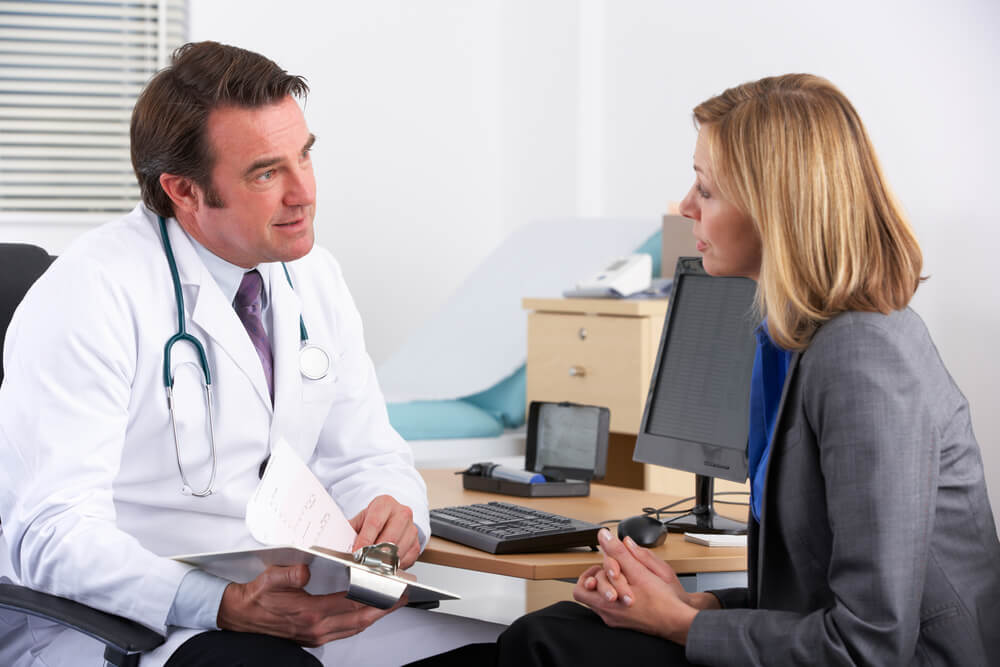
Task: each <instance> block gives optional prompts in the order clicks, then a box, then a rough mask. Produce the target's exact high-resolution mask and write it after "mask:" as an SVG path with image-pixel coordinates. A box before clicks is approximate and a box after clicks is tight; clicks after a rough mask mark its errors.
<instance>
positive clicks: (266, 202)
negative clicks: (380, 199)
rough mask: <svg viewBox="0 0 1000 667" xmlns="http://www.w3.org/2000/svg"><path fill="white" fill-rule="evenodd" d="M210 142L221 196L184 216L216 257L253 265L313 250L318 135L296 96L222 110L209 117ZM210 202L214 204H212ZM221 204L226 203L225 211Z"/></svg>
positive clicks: (202, 202) (190, 230) (202, 200)
mask: <svg viewBox="0 0 1000 667" xmlns="http://www.w3.org/2000/svg"><path fill="white" fill-rule="evenodd" d="M206 139H207V141H208V145H209V147H210V150H211V151H212V154H213V156H214V158H215V164H214V167H213V169H212V174H211V177H212V185H213V187H214V191H215V193H214V194H215V195H217V198H216V199H215V200H213V201H212V202H208V201H206V199H205V197H204V193H202V192H200V191H199V193H198V204H197V206H196V207H195V208H194V210H193V211H191V213H190V215H188V216H184V217H186V218H187V220H184V221H182V224H184V223H187V224H184V228H185V229H186V230H187V231H188V233H189V234H191V235H192V236H193V237H194V238H195V239H196V240H197V241H198V242H199V243H201V244H202V245H203V246H205V247H206V248H208V249H209V250H210V251H212V252H213V253H214V254H216V255H218V256H219V257H221V258H223V259H225V260H226V261H229V262H231V263H233V264H236V265H238V266H242V267H244V268H250V267H253V266H256V265H257V264H260V263H263V262H278V261H282V262H285V261H291V260H295V259H298V258H299V257H302V256H303V255H305V254H306V253H307V252H309V250H310V249H311V248H312V246H313V216H314V215H315V211H316V179H315V178H314V176H313V168H312V160H311V159H310V156H309V152H310V150H311V148H312V144H313V141H314V137H313V135H312V134H310V133H309V128H308V127H306V121H305V117H304V116H303V115H302V110H301V109H300V108H299V105H298V103H296V101H295V99H294V98H292V97H287V98H285V99H284V100H283V101H281V102H279V103H277V104H272V105H270V106H265V107H260V108H256V109H245V108H240V107H222V108H219V109H216V110H214V111H212V112H211V114H209V117H208V124H207V128H206ZM210 203H211V204H212V205H209V204H210ZM220 204H221V206H220Z"/></svg>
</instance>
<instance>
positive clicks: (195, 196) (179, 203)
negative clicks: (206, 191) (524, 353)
mask: <svg viewBox="0 0 1000 667" xmlns="http://www.w3.org/2000/svg"><path fill="white" fill-rule="evenodd" d="M160 187H161V188H163V191H164V192H165V193H167V196H168V197H170V201H172V202H173V203H174V213H175V215H174V217H175V218H176V217H179V216H178V215H177V214H181V213H194V212H196V211H197V210H198V208H199V206H200V203H201V192H200V190H199V188H198V186H197V185H196V184H195V182H194V181H192V180H191V179H190V178H188V177H187V176H177V175H174V174H160Z"/></svg>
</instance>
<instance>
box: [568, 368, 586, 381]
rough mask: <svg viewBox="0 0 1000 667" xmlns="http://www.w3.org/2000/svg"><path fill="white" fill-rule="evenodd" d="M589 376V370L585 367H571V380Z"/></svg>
mask: <svg viewBox="0 0 1000 667" xmlns="http://www.w3.org/2000/svg"><path fill="white" fill-rule="evenodd" d="M586 374H587V369H586V368H584V367H583V366H570V367H569V376H570V377H571V378H582V377H584V376H585V375H586Z"/></svg>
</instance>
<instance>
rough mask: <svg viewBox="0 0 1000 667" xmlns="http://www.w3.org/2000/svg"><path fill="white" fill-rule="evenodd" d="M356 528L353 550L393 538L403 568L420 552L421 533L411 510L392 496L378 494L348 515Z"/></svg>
mask: <svg viewBox="0 0 1000 667" xmlns="http://www.w3.org/2000/svg"><path fill="white" fill-rule="evenodd" d="M351 527H352V528H354V530H355V531H357V533H358V536H357V537H356V538H355V539H354V546H352V547H351V549H352V550H357V549H360V548H361V547H367V546H369V545H371V544H378V543H379V542H392V543H393V544H395V545H396V548H397V549H398V554H399V567H400V568H402V569H404V570H405V569H406V568H408V567H410V566H411V565H413V563H415V562H416V560H417V557H418V556H419V555H420V534H419V533H418V532H417V524H415V523H413V510H411V509H410V508H409V507H407V506H406V505H402V504H400V503H399V502H397V501H396V499H395V498H393V497H392V496H385V495H383V496H378V497H376V498H375V499H374V500H372V501H371V502H370V503H369V504H368V507H366V508H365V509H363V510H361V512H359V513H358V515H357V516H355V517H354V518H353V519H351Z"/></svg>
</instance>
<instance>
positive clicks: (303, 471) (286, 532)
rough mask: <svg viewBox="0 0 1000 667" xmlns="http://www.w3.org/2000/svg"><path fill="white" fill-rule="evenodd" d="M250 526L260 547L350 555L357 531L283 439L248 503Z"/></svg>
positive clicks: (277, 445)
mask: <svg viewBox="0 0 1000 667" xmlns="http://www.w3.org/2000/svg"><path fill="white" fill-rule="evenodd" d="M246 524H247V528H248V529H249V530H250V534H251V535H253V537H254V539H255V540H257V541H258V542H261V543H262V544H268V545H277V544H290V545H293V546H297V547H302V548H308V547H313V546H320V547H325V548H327V549H333V550H334V551H345V552H350V551H352V549H351V547H352V546H353V545H354V538H355V537H356V536H357V533H355V532H354V529H353V528H352V527H351V524H350V522H348V520H347V517H345V516H344V513H343V512H342V511H341V509H340V507H339V506H337V503H336V502H334V500H333V498H331V497H330V494H329V493H327V491H326V489H325V488H323V485H322V484H321V483H320V481H319V480H318V479H316V476H315V475H314V474H313V473H312V471H311V470H309V468H308V467H307V466H306V464H305V463H304V462H303V461H302V459H300V458H299V456H298V454H296V453H295V451H294V450H292V448H291V447H290V446H289V445H288V443H287V442H285V441H284V440H278V442H277V443H276V444H275V445H274V447H273V448H272V450H271V458H270V460H269V461H268V464H267V469H266V470H265V471H264V477H263V478H262V479H261V480H260V484H258V485H257V490H256V491H254V493H253V495H252V496H251V497H250V501H249V502H248V503H247V512H246Z"/></svg>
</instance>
